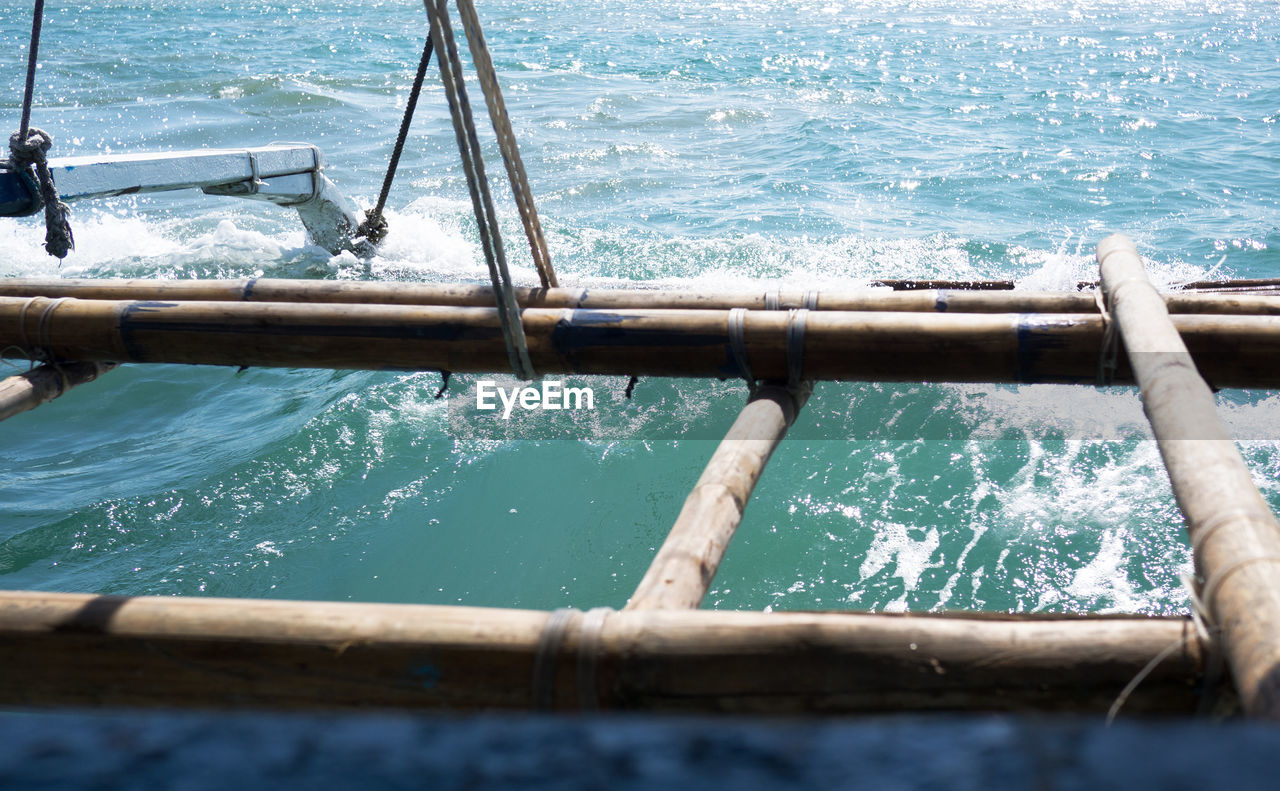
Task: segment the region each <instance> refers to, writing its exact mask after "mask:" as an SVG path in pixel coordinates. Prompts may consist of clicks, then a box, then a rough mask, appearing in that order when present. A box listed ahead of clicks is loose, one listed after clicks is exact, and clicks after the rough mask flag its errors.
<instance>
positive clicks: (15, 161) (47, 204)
mask: <svg viewBox="0 0 1280 791" xmlns="http://www.w3.org/2000/svg"><path fill="white" fill-rule="evenodd" d="M43 22H44V0H36V6H35V11H34V13H33V15H32V21H31V43H30V46H29V47H28V51H27V84H26V90H25V92H24V93H23V96H22V121H21V123H20V124H19V125H18V131H17V132H15V133H14V134H12V135H10V136H9V166H10V167H11V168H12V169H13V170H15V171H18V172H20V173H26V172H29V171H28V169H29V168H30V167H31V166H32V165H34V166H35V170H36V180H37V181H38V182H39V184H40V200H41V202H43V203H44V225H45V234H44V249H45V250H46V251H47V252H48V253H49V255H53V256H57V257H58V258H59V259H62V258H66V257H67V253H68V252H70V251H71V250H74V249H75V246H76V244H75V239H74V238H73V237H72V235H71V224H70V223H69V222H68V221H67V212H68V210H67V204H65V203H63V202H62V201H61V200H60V199H59V198H58V188H57V187H56V186H54V184H53V174H52V173H50V172H49V162H48V159H47V157H46V154H48V153H49V147H50V146H52V145H53V138H52V137H50V136H49V133H48V132H45V131H43V130H41V129H36V128H34V127H32V126H31V103H32V99H33V97H34V95H35V88H36V55H37V52H38V50H39V49H40V28H41V26H42V25H43ZM37 210H38V207H37Z"/></svg>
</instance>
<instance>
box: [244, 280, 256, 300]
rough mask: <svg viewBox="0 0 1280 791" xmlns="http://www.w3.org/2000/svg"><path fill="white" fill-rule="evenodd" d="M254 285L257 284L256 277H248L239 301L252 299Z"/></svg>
mask: <svg viewBox="0 0 1280 791" xmlns="http://www.w3.org/2000/svg"><path fill="white" fill-rule="evenodd" d="M256 285H258V278H256V277H251V278H249V280H248V282H247V283H245V284H244V292H243V293H242V294H241V295H240V301H241V302H248V301H250V300H251V299H253V287H254V286H256Z"/></svg>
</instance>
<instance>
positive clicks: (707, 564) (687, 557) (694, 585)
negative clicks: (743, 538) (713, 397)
mask: <svg viewBox="0 0 1280 791" xmlns="http://www.w3.org/2000/svg"><path fill="white" fill-rule="evenodd" d="M793 393H794V395H793ZM809 393H810V388H809V387H807V386H800V387H797V388H795V389H793V390H791V391H788V390H787V389H786V388H785V387H782V386H780V385H767V386H765V387H762V388H761V389H760V390H759V391H757V392H756V394H755V395H754V396H753V397H752V399H751V400H750V401H749V402H748V403H747V405H746V407H744V408H743V410H742V412H741V413H739V414H738V417H737V419H736V420H734V422H733V425H732V426H730V427H729V431H728V433H726V434H725V437H724V439H723V440H722V441H721V442H720V445H719V446H718V447H717V448H716V450H715V453H713V454H712V455H711V460H710V461H708V462H707V466H706V468H705V469H704V470H703V471H702V475H701V476H700V477H699V478H698V482H697V483H696V484H694V487H693V491H691V492H690V493H689V496H688V498H686V499H685V501H684V506H683V507H682V508H681V509H680V515H679V516H678V517H676V522H675V524H674V525H673V526H672V527H671V531H670V532H669V533H668V534H667V538H666V541H664V542H663V544H662V547H661V548H659V549H658V554H657V556H655V557H654V559H653V563H651V564H650V566H649V569H648V571H647V572H645V575H644V578H643V579H641V580H640V584H639V586H638V587H637V588H636V592H635V593H634V594H633V595H632V596H631V600H630V601H629V602H627V607H626V609H628V610H686V609H694V608H696V607H698V606H699V605H700V604H702V599H703V597H705V596H706V595H707V589H708V588H710V587H711V580H712V579H713V578H714V577H715V575H716V571H717V570H718V569H719V568H720V561H722V560H723V559H724V554H725V551H726V550H727V549H728V548H729V542H730V541H731V540H732V539H733V534H734V533H735V532H737V530H738V525H739V524H740V523H741V522H742V513H743V511H744V510H745V509H746V507H747V501H748V500H749V499H750V498H751V492H752V491H754V490H755V488H756V483H757V482H758V481H759V480H760V476H761V474H763V473H764V468H765V465H766V464H768V463H769V457H770V456H772V455H773V451H774V450H775V449H777V447H778V445H779V443H781V442H782V439H783V437H785V436H786V435H787V429H788V428H790V426H791V424H792V423H794V422H795V419H796V413H797V411H798V410H799V409H800V408H801V407H802V406H803V405H804V402H805V401H807V400H808V398H809Z"/></svg>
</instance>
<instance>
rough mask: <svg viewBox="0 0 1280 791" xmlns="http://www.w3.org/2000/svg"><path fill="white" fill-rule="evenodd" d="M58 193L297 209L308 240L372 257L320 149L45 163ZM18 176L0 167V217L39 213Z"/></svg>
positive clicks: (282, 148)
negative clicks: (234, 201)
mask: <svg viewBox="0 0 1280 791" xmlns="http://www.w3.org/2000/svg"><path fill="white" fill-rule="evenodd" d="M49 169H50V170H51V171H52V173H53V179H54V183H55V184H57V186H58V194H59V196H60V197H61V198H62V200H64V201H66V202H71V201H76V200H84V199H86V198H107V197H112V196H115V195H135V194H140V193H144V192H168V191H172V190H183V189H199V190H203V191H204V192H205V193H207V194H209V195H230V196H232V197H237V198H250V199H254V200H265V201H270V202H271V203H274V204H277V205H279V206H291V207H293V208H295V209H297V210H298V216H299V217H300V218H301V219H302V224H303V225H304V226H306V229H307V235H308V237H309V238H310V240H311V242H312V243H313V244H316V245H318V246H320V247H323V248H324V249H326V250H328V251H329V252H330V253H333V254H334V255H337V254H338V253H340V252H342V251H344V250H350V251H352V252H355V253H357V254H360V255H367V254H370V253H372V246H371V245H369V244H368V243H367V242H365V241H364V240H363V239H357V238H356V228H357V227H358V226H359V220H358V218H357V217H356V215H355V212H354V211H353V210H352V208H351V205H350V204H349V203H348V202H347V199H346V198H345V197H343V195H342V193H340V192H339V191H338V189H337V187H335V186H334V184H333V182H331V181H330V180H329V179H328V178H326V177H325V175H324V173H323V172H322V171H323V170H324V159H323V157H322V156H321V154H320V149H319V148H316V147H315V146H310V145H272V146H264V147H261V148H249V149H198V150H193V151H171V152H166V153H156V154H114V155H94V156H81V157H62V158H58V159H51V160H50V161H49ZM29 187H30V185H28V183H27V179H25V178H24V177H23V174H20V173H16V172H13V171H11V170H8V169H0V216H4V217H13V216H22V215H26V214H32V213H34V212H35V211H37V210H38V209H39V204H38V203H37V202H35V199H34V198H33V196H32V192H31V190H30V188H29Z"/></svg>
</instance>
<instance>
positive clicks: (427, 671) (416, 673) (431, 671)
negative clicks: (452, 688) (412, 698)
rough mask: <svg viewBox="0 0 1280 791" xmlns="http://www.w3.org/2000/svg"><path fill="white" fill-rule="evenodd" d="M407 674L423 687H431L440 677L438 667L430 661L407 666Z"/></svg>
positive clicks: (437, 682) (438, 681)
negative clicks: (410, 666)
mask: <svg viewBox="0 0 1280 791" xmlns="http://www.w3.org/2000/svg"><path fill="white" fill-rule="evenodd" d="M409 675H411V676H413V677H414V679H415V680H416V682H417V683H418V684H421V685H422V688H423V689H432V688H433V687H435V686H436V685H437V684H439V683H440V678H441V673H440V668H438V667H436V666H435V665H433V664H430V663H426V664H422V665H418V666H417V667H412V668H409Z"/></svg>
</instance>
